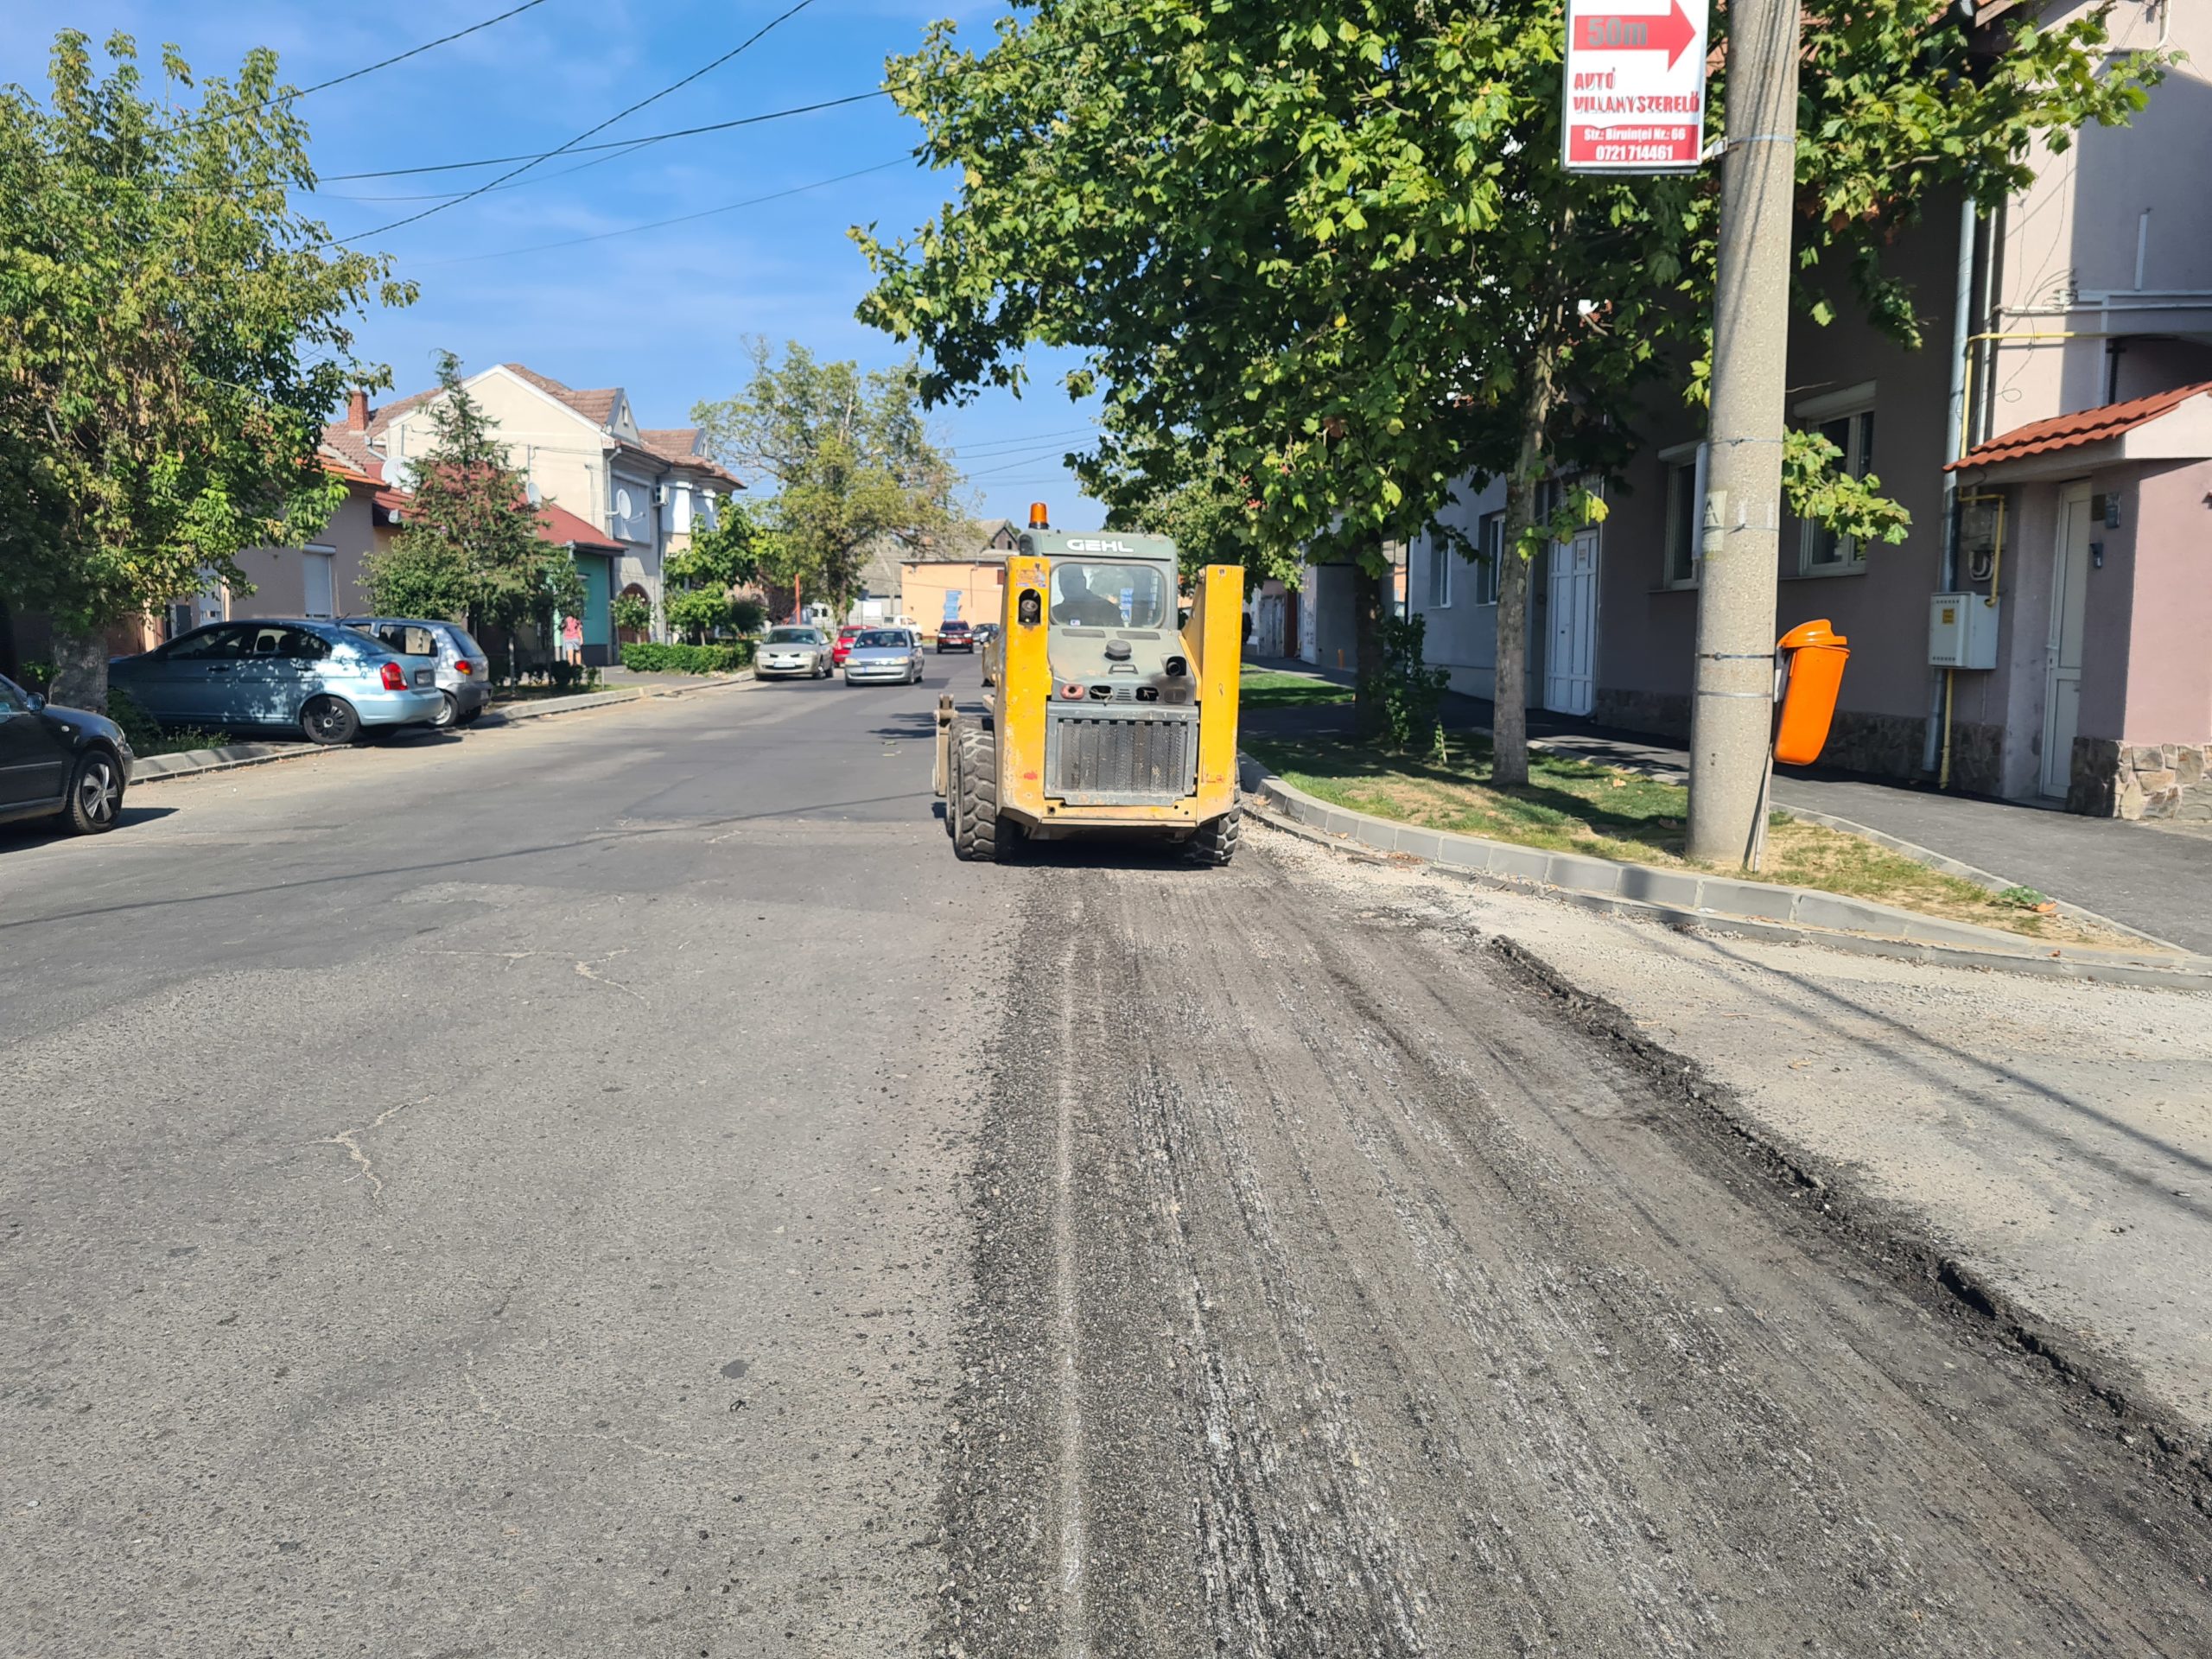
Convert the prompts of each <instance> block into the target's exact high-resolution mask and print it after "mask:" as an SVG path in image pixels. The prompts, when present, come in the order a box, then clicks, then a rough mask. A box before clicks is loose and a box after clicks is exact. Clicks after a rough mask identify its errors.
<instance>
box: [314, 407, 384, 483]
mask: <svg viewBox="0 0 2212 1659" xmlns="http://www.w3.org/2000/svg"><path fill="white" fill-rule="evenodd" d="M322 448H324V449H325V450H327V452H328V453H329V454H332V455H334V456H335V457H337V458H338V459H339V460H340V461H344V462H345V463H346V466H347V467H351V468H352V469H353V471H355V472H357V473H360V474H364V475H365V476H366V477H369V478H373V479H381V478H383V476H384V460H383V457H381V456H379V455H378V454H377V453H376V452H375V451H374V450H373V449H371V448H369V442H368V438H367V435H365V434H364V433H359V432H356V431H354V430H353V429H352V428H351V427H349V426H347V425H346V423H345V422H343V421H333V422H331V423H330V424H329V425H327V426H326V427H324V428H323V429H322Z"/></svg>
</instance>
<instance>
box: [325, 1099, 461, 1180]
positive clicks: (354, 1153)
mask: <svg viewBox="0 0 2212 1659" xmlns="http://www.w3.org/2000/svg"><path fill="white" fill-rule="evenodd" d="M433 1098H434V1096H429V1095H423V1096H420V1097H419V1098H417V1099H415V1100H403V1101H401V1102H400V1103H399V1104H398V1105H397V1106H393V1107H390V1108H388V1109H385V1110H384V1111H382V1112H379V1113H378V1114H377V1116H375V1117H374V1118H372V1119H371V1120H370V1121H369V1122H366V1123H365V1124H362V1125H360V1126H359V1128H351V1129H340V1131H339V1132H338V1133H337V1134H335V1135H324V1136H323V1137H322V1138H321V1140H320V1141H314V1142H311V1143H310V1144H312V1145H315V1146H318V1147H345V1148H346V1157H348V1158H350V1159H352V1160H353V1162H354V1163H355V1164H356V1165H358V1166H359V1168H360V1172H361V1173H360V1174H359V1176H349V1177H347V1178H346V1179H349V1180H356V1179H358V1180H365V1181H367V1182H368V1184H369V1197H370V1198H371V1199H372V1201H373V1202H375V1203H378V1204H381V1203H383V1202H384V1177H383V1176H381V1175H379V1174H378V1173H377V1170H376V1165H375V1163H374V1162H373V1161H372V1160H371V1159H370V1157H369V1154H367V1153H366V1152H365V1151H363V1150H362V1149H361V1143H360V1142H359V1141H357V1140H356V1139H354V1137H355V1136H356V1135H372V1134H373V1133H375V1132H376V1131H377V1130H378V1129H380V1128H383V1127H384V1126H385V1124H387V1123H389V1122H391V1120H392V1119H393V1118H395V1117H397V1116H399V1115H400V1113H402V1112H404V1111H405V1110H406V1109H408V1108H409V1107H410V1106H420V1105H423V1104H424V1103H427V1102H429V1100H431V1099H433Z"/></svg>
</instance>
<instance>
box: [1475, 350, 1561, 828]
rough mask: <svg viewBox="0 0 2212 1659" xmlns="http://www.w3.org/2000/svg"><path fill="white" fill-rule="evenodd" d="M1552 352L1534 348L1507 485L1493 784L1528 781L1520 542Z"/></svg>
mask: <svg viewBox="0 0 2212 1659" xmlns="http://www.w3.org/2000/svg"><path fill="white" fill-rule="evenodd" d="M1553 353H1554V348H1553V347H1552V346H1550V345H1548V344H1546V345H1540V346H1537V347H1536V350H1535V355H1534V358H1533V359H1532V361H1531V362H1530V365H1529V397H1528V400H1527V402H1525V403H1524V404H1522V408H1521V448H1520V453H1519V454H1518V456H1517V457H1516V460H1515V461H1514V466H1513V475H1512V476H1511V477H1510V479H1508V480H1506V484H1505V531H1504V535H1503V537H1502V538H1501V539H1502V540H1503V543H1504V545H1503V547H1502V548H1500V549H1499V550H1498V569H1497V671H1496V674H1495V675H1494V677H1493V679H1494V683H1493V685H1492V688H1491V694H1492V695H1491V755H1492V760H1491V782H1492V783H1493V784H1504V785H1521V784H1525V783H1527V782H1528V781H1529V561H1528V559H1527V558H1525V557H1524V556H1522V551H1521V546H1522V537H1523V536H1524V534H1525V533H1526V531H1528V529H1529V525H1530V524H1533V523H1534V522H1535V516H1536V515H1535V502H1536V480H1537V478H1538V476H1539V475H1540V474H1541V473H1542V471H1543V467H1544V460H1545V456H1544V430H1545V428H1546V427H1547V426H1548V425H1549V424H1550V422H1551V416H1552V405H1553V403H1554V400H1555V398H1556V396H1557V391H1556V388H1555V386H1554V382H1553V378H1552V365H1553Z"/></svg>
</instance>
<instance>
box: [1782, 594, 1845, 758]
mask: <svg viewBox="0 0 2212 1659" xmlns="http://www.w3.org/2000/svg"><path fill="white" fill-rule="evenodd" d="M1850 645H1851V641H1850V640H1848V639H1845V638H1844V637H1843V635H1841V634H1840V633H1838V632H1836V631H1835V629H1834V627H1832V626H1829V623H1828V620H1827V618H1826V617H1821V619H1820V620H1818V621H1815V622H1801V623H1799V624H1798V625H1797V626H1796V627H1794V628H1792V629H1790V630H1789V632H1787V633H1785V634H1783V636H1782V638H1781V639H1778V640H1777V641H1776V642H1775V648H1776V649H1777V651H1784V652H1789V685H1788V689H1787V690H1784V691H1783V694H1782V718H1781V720H1780V721H1778V722H1777V725H1776V728H1775V734H1774V758H1775V759H1776V760H1778V761H1780V762H1781V763H1782V764H1783V766H1810V765H1811V764H1812V763H1813V762H1814V761H1815V760H1819V759H1820V758H1821V748H1822V747H1825V746H1826V744H1827V741H1828V726H1829V723H1830V722H1831V721H1834V718H1835V700H1836V697H1837V696H1838V695H1839V694H1840V692H1841V691H1842V690H1843V665H1844V664H1846V663H1847V662H1849V661H1850V660H1851V652H1850V649H1849V647H1850Z"/></svg>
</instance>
